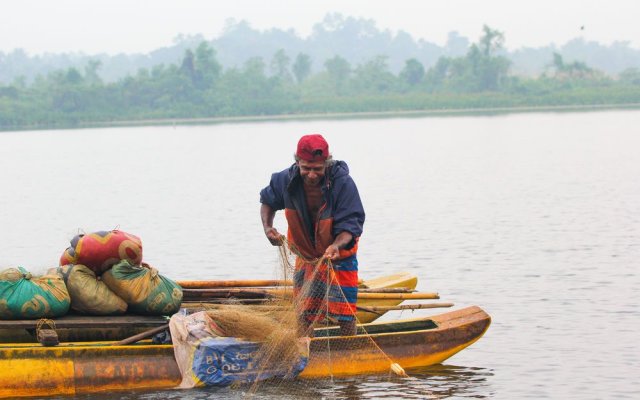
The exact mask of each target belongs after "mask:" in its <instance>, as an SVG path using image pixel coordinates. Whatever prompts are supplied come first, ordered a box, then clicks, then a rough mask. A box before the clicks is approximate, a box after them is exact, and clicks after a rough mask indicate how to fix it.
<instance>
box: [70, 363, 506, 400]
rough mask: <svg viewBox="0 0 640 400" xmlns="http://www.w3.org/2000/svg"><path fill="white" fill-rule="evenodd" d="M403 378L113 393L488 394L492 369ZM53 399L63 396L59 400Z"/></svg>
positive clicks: (101, 399)
mask: <svg viewBox="0 0 640 400" xmlns="http://www.w3.org/2000/svg"><path fill="white" fill-rule="evenodd" d="M407 373H408V374H409V378H399V377H397V376H394V375H377V376H355V377H349V378H334V379H322V380H303V379H298V380H295V381H292V382H291V381H290V382H278V383H276V382H268V383H265V384H263V385H262V386H260V387H259V388H258V390H257V391H256V392H255V393H254V392H253V391H252V390H251V388H249V387H240V388H196V389H189V390H163V391H147V392H119V393H118V394H117V397H118V398H119V399H123V400H143V399H149V400H151V399H153V400H157V399H168V400H179V399H185V400H201V399H202V400H204V399H211V398H216V399H221V400H236V399H247V398H259V399H274V400H276V399H291V400H294V399H336V400H360V399H397V398H403V399H448V398H476V399H483V398H489V397H492V396H493V393H494V391H493V390H492V388H491V384H490V382H489V380H488V378H490V377H491V376H493V371H491V370H490V369H487V368H475V367H464V366H455V365H435V366H431V367H427V368H420V369H412V370H409V371H407ZM114 394H115V393H105V394H92V395H84V396H76V397H75V399H87V400H88V399H92V400H107V399H113V398H114ZM59 399H69V398H68V397H66V398H63V397H61V398H59Z"/></svg>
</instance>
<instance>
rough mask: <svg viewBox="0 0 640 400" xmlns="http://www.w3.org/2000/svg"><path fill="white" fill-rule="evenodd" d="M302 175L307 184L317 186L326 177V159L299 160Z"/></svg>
mask: <svg viewBox="0 0 640 400" xmlns="http://www.w3.org/2000/svg"><path fill="white" fill-rule="evenodd" d="M298 167H299V168H300V176H301V177H302V180H303V182H304V184H305V185H308V186H317V185H319V184H320V181H321V180H322V178H323V177H324V171H325V168H324V161H305V160H300V161H298Z"/></svg>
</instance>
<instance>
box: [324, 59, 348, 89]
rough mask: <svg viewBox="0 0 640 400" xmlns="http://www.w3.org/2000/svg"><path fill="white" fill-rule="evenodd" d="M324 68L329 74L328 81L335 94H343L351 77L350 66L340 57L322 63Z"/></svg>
mask: <svg viewBox="0 0 640 400" xmlns="http://www.w3.org/2000/svg"><path fill="white" fill-rule="evenodd" d="M324 67H325V68H326V69H327V73H328V74H329V80H330V82H331V84H332V86H333V89H334V92H335V93H337V94H341V93H344V92H345V90H346V88H345V85H346V83H347V82H348V80H349V77H350V75H351V65H350V64H349V62H348V61H347V60H345V59H344V58H342V57H340V56H334V57H332V58H330V59H328V60H326V61H325V62H324Z"/></svg>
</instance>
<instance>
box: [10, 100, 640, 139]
mask: <svg viewBox="0 0 640 400" xmlns="http://www.w3.org/2000/svg"><path fill="white" fill-rule="evenodd" d="M635 109H640V103H629V104H594V105H559V106H519V107H487V108H447V109H426V110H395V111H364V112H345V113H340V112H332V113H306V114H274V115H247V116H235V117H206V118H158V119H140V120H122V121H93V122H84V121H83V122H77V123H74V124H55V125H30V126H20V127H18V126H16V127H6V128H0V132H2V131H4V132H12V131H16V132H17V131H28V130H58V129H88V128H111V127H137V126H172V125H175V126H183V125H217V124H230V123H251V122H278V121H307V120H340V119H378V118H381V119H382V118H402V117H409V118H411V117H414V118H418V117H431V116H433V117H441V116H445V117H446V116H471V115H504V114H521V113H535V112H574V111H576V112H589V111H605V110H635Z"/></svg>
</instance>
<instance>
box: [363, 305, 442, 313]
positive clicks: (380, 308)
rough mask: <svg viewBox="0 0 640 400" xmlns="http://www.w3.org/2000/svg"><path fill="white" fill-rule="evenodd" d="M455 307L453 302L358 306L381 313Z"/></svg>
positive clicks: (364, 309) (367, 310)
mask: <svg viewBox="0 0 640 400" xmlns="http://www.w3.org/2000/svg"><path fill="white" fill-rule="evenodd" d="M446 307H453V303H433V304H404V305H399V306H370V307H364V306H357V308H358V310H361V311H366V312H372V313H375V314H379V313H382V312H387V311H395V310H420V309H424V308H446Z"/></svg>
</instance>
